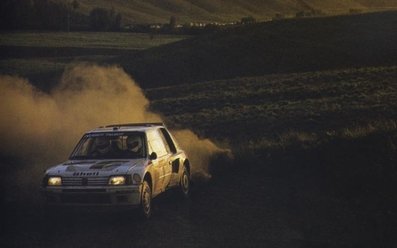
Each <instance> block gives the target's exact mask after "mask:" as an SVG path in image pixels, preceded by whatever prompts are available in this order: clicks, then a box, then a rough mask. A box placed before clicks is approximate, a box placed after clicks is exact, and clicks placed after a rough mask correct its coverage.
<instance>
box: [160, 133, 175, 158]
mask: <svg viewBox="0 0 397 248" xmlns="http://www.w3.org/2000/svg"><path fill="white" fill-rule="evenodd" d="M160 130H161V133H162V135H163V137H164V139H165V142H166V143H167V145H168V147H169V150H170V151H171V152H172V153H176V147H175V144H174V142H173V141H172V138H171V135H170V134H169V133H168V131H167V130H165V128H161V129H160Z"/></svg>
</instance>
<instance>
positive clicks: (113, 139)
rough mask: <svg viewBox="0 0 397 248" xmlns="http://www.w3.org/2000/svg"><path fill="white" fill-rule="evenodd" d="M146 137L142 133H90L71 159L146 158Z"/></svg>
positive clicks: (81, 141)
mask: <svg viewBox="0 0 397 248" xmlns="http://www.w3.org/2000/svg"><path fill="white" fill-rule="evenodd" d="M144 140H145V135H144V133H142V132H128V133H90V134H86V135H84V136H83V138H82V139H81V140H80V142H79V144H78V145H77V146H76V148H75V149H74V151H73V152H72V155H71V156H70V159H72V160H76V159H79V160H80V159H126V158H131V159H134V158H145V157H146V146H145V142H144Z"/></svg>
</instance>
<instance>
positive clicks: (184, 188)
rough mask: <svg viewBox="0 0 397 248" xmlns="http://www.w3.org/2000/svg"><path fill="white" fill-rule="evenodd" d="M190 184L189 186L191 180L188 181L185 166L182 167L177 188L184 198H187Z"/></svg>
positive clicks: (188, 177)
mask: <svg viewBox="0 0 397 248" xmlns="http://www.w3.org/2000/svg"><path fill="white" fill-rule="evenodd" d="M190 186H191V182H190V175H189V171H188V170H187V169H186V167H184V169H183V172H182V176H181V179H180V182H179V189H180V192H181V194H182V196H183V197H184V198H189V196H190Z"/></svg>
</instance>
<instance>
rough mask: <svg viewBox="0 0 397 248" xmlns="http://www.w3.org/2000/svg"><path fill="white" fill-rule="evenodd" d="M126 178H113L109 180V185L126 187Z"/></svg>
mask: <svg viewBox="0 0 397 248" xmlns="http://www.w3.org/2000/svg"><path fill="white" fill-rule="evenodd" d="M124 184H125V177H124V176H113V177H110V179H109V185H124Z"/></svg>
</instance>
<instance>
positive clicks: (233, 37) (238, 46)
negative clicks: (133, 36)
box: [110, 11, 397, 88]
mask: <svg viewBox="0 0 397 248" xmlns="http://www.w3.org/2000/svg"><path fill="white" fill-rule="evenodd" d="M396 27H397V12H394V11H392V12H383V13H372V14H362V15H355V16H336V17H324V18H307V19H291V20H281V21H273V22H267V23H258V24H255V25H250V26H243V27H238V28H233V29H228V30H225V31H222V32H218V33H215V34H211V35H204V36H198V37H194V38H192V39H189V40H184V41H181V42H177V43H173V44H169V45H165V46H161V47H156V48H152V49H149V50H145V51H142V52H140V53H138V54H136V55H133V56H124V57H122V58H117V60H115V61H110V62H112V63H120V64H121V65H122V66H123V67H124V68H125V69H126V70H127V71H128V72H129V73H131V74H132V75H133V76H134V77H135V78H136V79H137V81H138V82H140V83H141V84H142V86H143V87H145V88H147V87H155V86H162V85H170V84H180V83H193V82H198V81H204V80H214V79H226V78H235V77H242V76H256V75H265V74H270V73H289V72H304V71H316V70H325V69H338V68H350V67H361V66H378V65H395V64H397V32H395V31H396Z"/></svg>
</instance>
